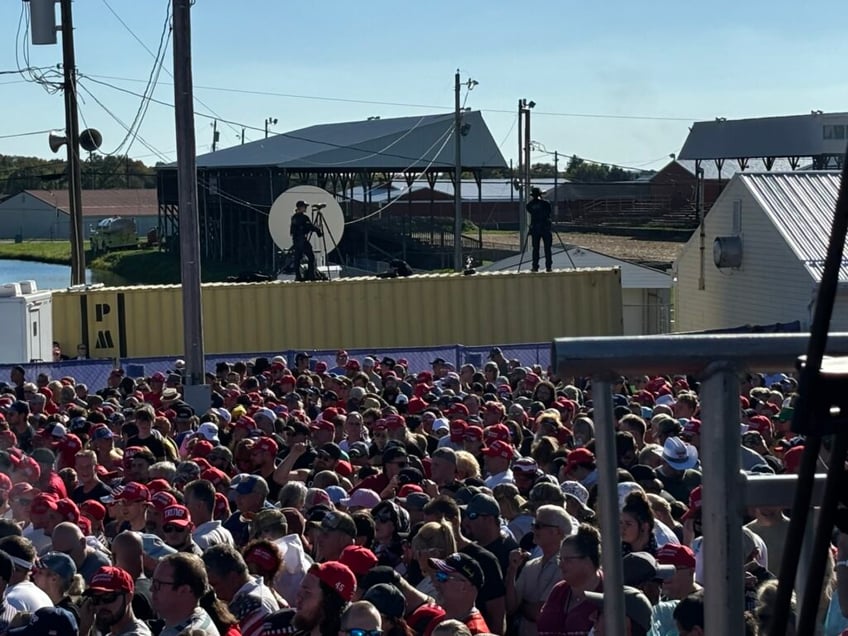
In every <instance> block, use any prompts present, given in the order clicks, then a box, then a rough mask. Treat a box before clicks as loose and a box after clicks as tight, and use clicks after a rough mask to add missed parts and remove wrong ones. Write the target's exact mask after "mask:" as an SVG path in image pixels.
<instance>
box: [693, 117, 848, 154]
mask: <svg viewBox="0 0 848 636" xmlns="http://www.w3.org/2000/svg"><path fill="white" fill-rule="evenodd" d="M846 124H848V113H821V114H819V113H815V114H809V115H790V116H788V117H760V118H756V119H736V120H725V119H716V120H714V121H699V122H696V123H695V124H693V125H692V128H691V129H690V132H689V136H688V137H687V138H686V142H685V143H684V144H683V148H682V149H681V150H680V153H679V154H678V158H679V159H735V158H737V157H815V156H818V155H826V154H836V155H841V154H843V153H844V151H845V137H844V135H845V131H844V128H843V136H842V138H836V137H834V138H825V135H824V131H823V126H826V125H842V126H843V127H844V126H845V125H846Z"/></svg>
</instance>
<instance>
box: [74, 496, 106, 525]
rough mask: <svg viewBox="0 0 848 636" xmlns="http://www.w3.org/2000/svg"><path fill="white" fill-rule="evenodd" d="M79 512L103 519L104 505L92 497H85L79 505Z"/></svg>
mask: <svg viewBox="0 0 848 636" xmlns="http://www.w3.org/2000/svg"><path fill="white" fill-rule="evenodd" d="M79 509H80V513H82V514H83V515H85V516H86V517H91V518H92V519H96V520H97V521H103V520H104V519H105V518H106V506H104V505H103V504H102V503H100V502H99V501H94V499H87V500H86V501H83V502H82V503H81V504H80V505H79Z"/></svg>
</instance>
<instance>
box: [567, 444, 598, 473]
mask: <svg viewBox="0 0 848 636" xmlns="http://www.w3.org/2000/svg"><path fill="white" fill-rule="evenodd" d="M594 461H595V455H594V453H592V451H590V450H589V449H588V448H575V449H574V450H573V451H571V452H570V453H569V454H568V457H567V458H566V460H565V466H564V467H563V470H564V471H565V472H569V471H571V470H573V469H574V468H576V467H577V466H578V465H579V464H590V463H593V462H594Z"/></svg>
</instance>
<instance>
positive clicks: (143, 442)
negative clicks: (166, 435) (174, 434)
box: [127, 435, 167, 462]
mask: <svg viewBox="0 0 848 636" xmlns="http://www.w3.org/2000/svg"><path fill="white" fill-rule="evenodd" d="M130 446H143V447H144V448H146V449H148V450H149V451H150V452H151V453H153V456H154V457H155V458H156V461H157V462H161V461H163V460H164V459H165V458H166V457H167V454H166V453H165V444H163V443H162V441H161V440H159V439H158V438H157V437H156V436H154V435H151V436H150V437H146V438H144V439H141V438H139V437H131V438H130V439H128V440H127V448H129V447H130Z"/></svg>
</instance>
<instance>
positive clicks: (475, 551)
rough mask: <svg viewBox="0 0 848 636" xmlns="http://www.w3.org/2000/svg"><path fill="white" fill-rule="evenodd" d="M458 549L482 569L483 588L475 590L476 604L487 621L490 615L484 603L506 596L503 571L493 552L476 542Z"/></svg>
mask: <svg viewBox="0 0 848 636" xmlns="http://www.w3.org/2000/svg"><path fill="white" fill-rule="evenodd" d="M459 551H460V552H462V553H464V554H467V555H468V556H470V557H471V558H472V559H474V560H475V561H477V563H479V564H480V567H481V568H482V569H483V588H482V589H481V590H479V591H478V592H477V602H476V605H477V607H478V608H479V609H480V611H481V612H482V613H483V618H485V619H486V622H487V623H488V622H489V621H490V619H491V617H490V616H487V615H486V603H488V602H489V601H494V600H495V599H499V598H501V597H503V596H506V587H505V586H504V578H503V571H502V570H501V566H500V563H498V559H497V557H496V556H495V555H494V554H492V553H491V552H489V551H488V550H486V549H485V548H481V547H480V546H479V545H477V544H476V543H469V544H468V545H466V546H465V547H464V548H462V549H460V550H459Z"/></svg>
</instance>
